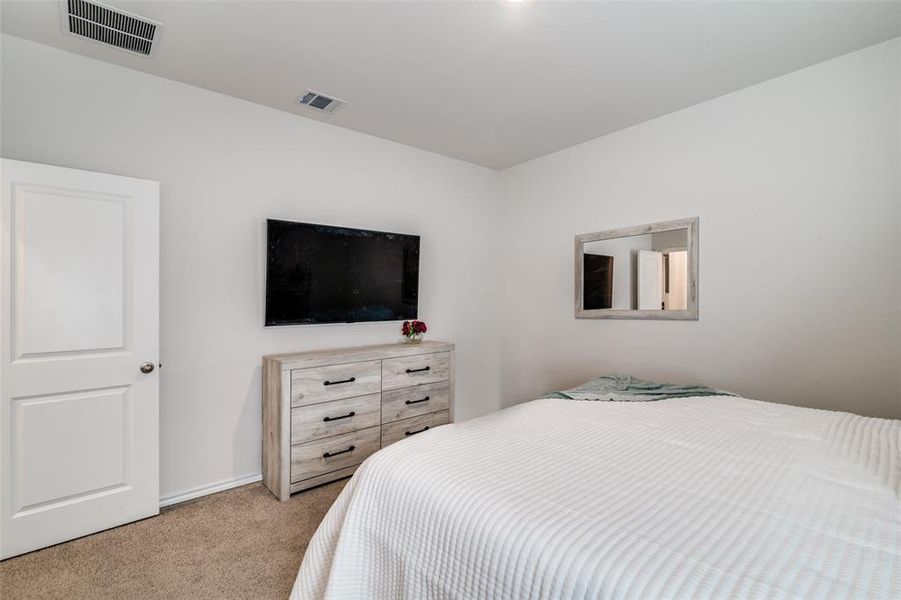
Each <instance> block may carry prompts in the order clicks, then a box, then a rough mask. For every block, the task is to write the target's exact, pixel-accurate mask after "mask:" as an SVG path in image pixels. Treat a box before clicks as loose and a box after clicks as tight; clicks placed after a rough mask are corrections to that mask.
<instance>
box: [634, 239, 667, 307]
mask: <svg viewBox="0 0 901 600" xmlns="http://www.w3.org/2000/svg"><path fill="white" fill-rule="evenodd" d="M638 310H663V254H662V253H661V252H655V251H653V250H639V251H638Z"/></svg>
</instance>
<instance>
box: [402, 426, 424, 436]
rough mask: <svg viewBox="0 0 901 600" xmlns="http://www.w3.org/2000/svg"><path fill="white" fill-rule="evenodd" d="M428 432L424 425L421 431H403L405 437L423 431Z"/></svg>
mask: <svg viewBox="0 0 901 600" xmlns="http://www.w3.org/2000/svg"><path fill="white" fill-rule="evenodd" d="M428 430H429V426H428V425H426V426H425V427H423V428H422V429H417V430H416V431H405V432H404V435H406V436H410V435H416V434H417V433H422V432H423V431H428Z"/></svg>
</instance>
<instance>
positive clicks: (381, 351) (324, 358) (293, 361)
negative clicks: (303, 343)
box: [263, 340, 454, 369]
mask: <svg viewBox="0 0 901 600" xmlns="http://www.w3.org/2000/svg"><path fill="white" fill-rule="evenodd" d="M453 349H454V344H453V343H452V342H439V341H435V340H425V341H422V342H421V343H419V344H411V343H407V342H400V343H395V344H378V345H375V346H354V347H351V348H332V349H329V350H311V351H308V352H289V353H285V354H267V355H266V356H264V357H263V360H264V361H272V362H274V363H276V364H277V365H278V366H280V367H281V368H282V369H304V368H308V367H318V366H322V365H332V364H341V363H350V362H359V361H364V360H380V359H383V358H395V357H399V356H415V355H417V354H432V353H435V352H450V351H451V350H453Z"/></svg>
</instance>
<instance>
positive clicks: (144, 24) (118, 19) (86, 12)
mask: <svg viewBox="0 0 901 600" xmlns="http://www.w3.org/2000/svg"><path fill="white" fill-rule="evenodd" d="M60 18H61V20H62V27H63V31H64V32H65V33H71V34H72V35H77V36H79V37H85V38H88V39H90V40H94V41H96V42H100V43H103V44H107V45H109V46H115V47H116V48H119V49H121V50H125V51H127V52H131V53H133V54H140V55H141V56H146V57H154V56H156V48H157V46H158V45H159V37H160V30H161V29H162V26H163V25H162V23H157V22H156V21H151V20H150V19H145V18H144V17H139V16H137V15H132V14H129V13H127V12H125V11H123V10H119V9H118V8H113V7H111V6H106V5H104V4H100V3H99V2H86V1H85V0H60Z"/></svg>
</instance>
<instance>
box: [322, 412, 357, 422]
mask: <svg viewBox="0 0 901 600" xmlns="http://www.w3.org/2000/svg"><path fill="white" fill-rule="evenodd" d="M355 414H357V413H355V412H353V411H350V412H349V413H347V414H346V415H341V416H340V417H324V418H323V419H322V420H323V421H325V422H326V423H328V422H329V421H340V420H341V419H349V418H351V417H352V416H354V415H355Z"/></svg>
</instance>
